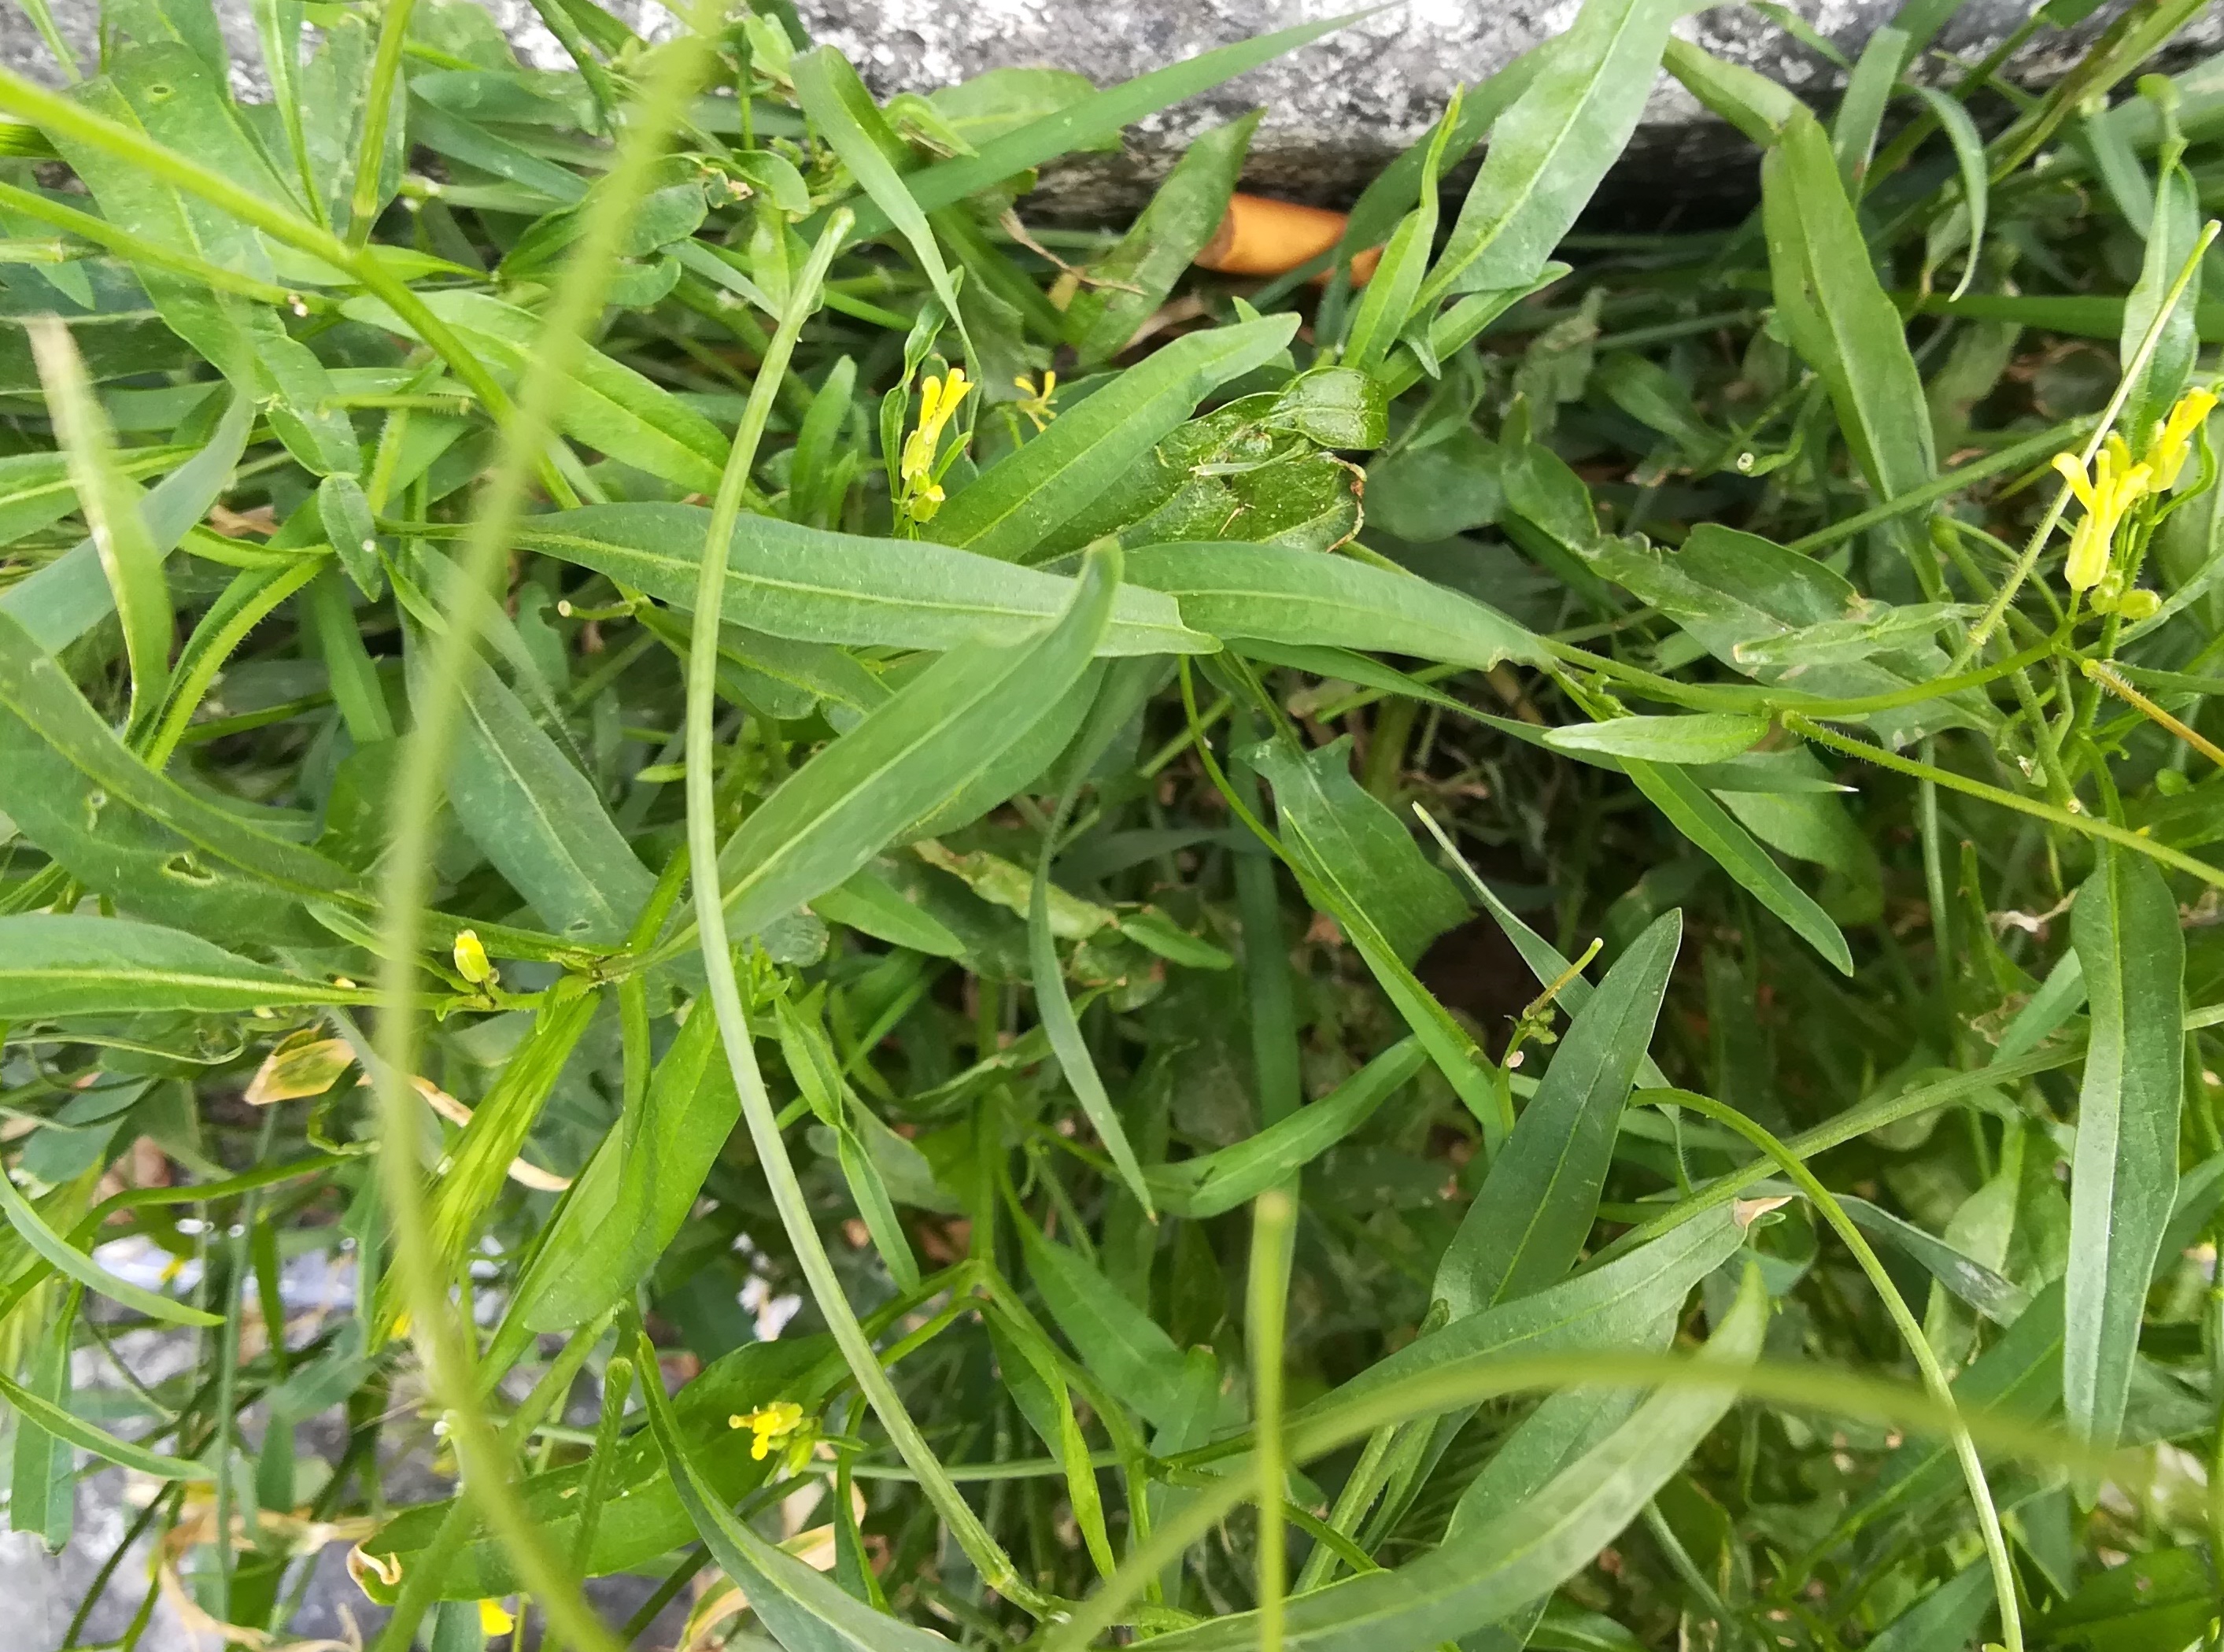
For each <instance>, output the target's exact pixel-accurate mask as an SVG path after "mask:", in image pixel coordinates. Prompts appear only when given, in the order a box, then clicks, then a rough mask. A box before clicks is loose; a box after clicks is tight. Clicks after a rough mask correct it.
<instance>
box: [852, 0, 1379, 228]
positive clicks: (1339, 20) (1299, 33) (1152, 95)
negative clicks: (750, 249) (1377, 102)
mask: <svg viewBox="0 0 2224 1652" xmlns="http://www.w3.org/2000/svg"><path fill="white" fill-rule="evenodd" d="M1363 16H1367V13H1366V12H1364V11H1349V12H1345V13H1344V14H1343V16H1336V17H1324V18H1323V19H1321V20H1320V21H1319V22H1307V23H1300V24H1298V26H1297V27H1295V28H1284V29H1280V30H1278V31H1276V32H1275V33H1273V34H1270V35H1255V36H1254V37H1253V38H1251V39H1249V40H1243V41H1235V42H1234V43H1233V44H1231V45H1228V46H1222V47H1216V48H1214V49H1213V50H1211V51H1210V52H1200V53H1198V54H1197V55H1196V56H1195V57H1192V58H1188V59H1185V60H1183V61H1181V62H1179V63H1174V64H1170V65H1168V66H1166V67H1165V68H1163V69H1153V70H1152V71H1151V72H1150V73H1147V74H1139V75H1137V76H1136V77H1135V78H1134V79H1132V80H1128V81H1124V82H1122V83H1121V85H1116V86H1109V87H1107V88H1106V89H1105V90H1103V92H1095V93H1092V94H1091V95H1090V96H1089V97H1086V98H1080V99H1077V101H1075V102H1074V103H1071V104H1067V105H1066V106H1065V108H1063V109H1060V110H1058V111H1057V112H1056V113H1054V114H1050V115H1045V116H1043V117H1041V118H1040V119H1039V120H1033V121H1030V122H1028V123H1027V124H1026V125H1025V126H1022V127H1020V128H1019V129H1018V130H1014V131H1010V132H1007V133H1005V134H1004V135H1003V136H1001V137H996V138H993V139H991V140H990V141H989V142H986V143H984V144H982V146H981V147H980V149H979V150H978V151H977V152H976V153H975V154H972V155H961V156H958V157H957V158H955V159H953V160H949V161H941V162H938V164H936V165H934V166H931V167H927V168H924V169H922V170H920V171H919V172H915V173H913V174H911V175H910V176H909V177H907V179H905V180H904V181H905V182H906V183H907V185H908V186H909V187H910V192H911V197H912V199H913V200H914V201H916V202H917V203H918V204H919V207H920V209H921V210H922V211H925V212H937V211H939V210H940V209H941V208H943V207H945V206H954V205H956V204H957V202H959V201H961V200H963V199H965V198H966V197H967V196H968V195H972V194H977V193H980V192H981V191H982V190H983V189H987V188H989V187H990V186H992V185H995V184H999V183H1001V182H1002V181H1003V180H1005V179H1007V178H1011V177H1014V176H1016V175H1017V174H1020V173H1022V172H1026V171H1027V170H1029V169H1030V168H1035V167H1039V166H1041V165H1042V164H1043V163H1044V162H1045V161H1055V160H1057V159H1058V157H1059V156H1060V155H1068V154H1071V153H1072V152H1073V151H1074V150H1076V149H1089V148H1091V147H1093V146H1094V145H1095V144H1096V143H1098V142H1101V141H1103V139H1106V138H1109V137H1111V136H1114V135H1115V134H1116V133H1117V132H1118V131H1119V130H1120V129H1121V128H1122V127H1123V126H1127V125H1128V124H1130V123H1134V122H1135V121H1139V120H1141V119H1142V118H1143V117H1145V116H1147V115H1153V114H1156V113H1157V112H1158V111H1159V110H1161V109H1166V108H1169V107H1171V106H1172V105H1173V104H1178V103H1179V102H1181V101H1182V100H1183V99H1184V98H1194V97H1196V96H1197V94H1198V93H1199V92H1208V91H1210V90H1211V89H1212V88H1213V87H1214V86H1216V85H1220V84H1221V83H1222V82H1223V81H1225V80H1229V79H1234V78H1235V76H1237V75H1239V74H1242V73H1244V72H1245V71H1247V70H1249V69H1255V68H1257V67H1258V66H1260V64H1262V63H1268V62H1272V61H1273V60H1274V59H1275V58H1278V57H1279V56H1281V55H1282V54H1284V53H1286V52H1291V51H1294V50H1296V49H1297V48H1298V47H1301V46H1305V45H1307V44H1309V43H1310V42H1311V41H1317V40H1318V39H1319V38H1320V37H1321V36H1322V35H1327V34H1332V33H1334V32H1335V31H1336V29H1339V28H1343V26H1344V25H1345V24H1346V23H1349V22H1356V21H1357V20H1358V19H1360V18H1362V17H1363ZM891 221H892V220H891V219H890V218H888V216H887V215H886V213H885V212H884V210H883V209H882V207H881V203H880V202H879V201H877V200H875V201H872V202H869V203H862V204H860V205H859V206H858V207H857V227H856V233H857V234H859V235H861V236H871V235H878V234H879V233H880V232H881V231H882V230H884V229H886V228H887V227H888V225H889V224H890V222H891Z"/></svg>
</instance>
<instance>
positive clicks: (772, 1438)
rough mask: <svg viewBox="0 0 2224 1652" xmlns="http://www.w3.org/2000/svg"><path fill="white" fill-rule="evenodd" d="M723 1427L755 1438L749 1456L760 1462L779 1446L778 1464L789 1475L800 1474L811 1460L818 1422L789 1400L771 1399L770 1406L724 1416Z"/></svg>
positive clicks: (751, 1443)
mask: <svg viewBox="0 0 2224 1652" xmlns="http://www.w3.org/2000/svg"><path fill="white" fill-rule="evenodd" d="M726 1426H727V1427H729V1428H746V1429H748V1430H749V1432H750V1433H751V1434H755V1436H756V1438H755V1440H753V1441H751V1442H750V1445H749V1455H750V1456H751V1457H752V1458H754V1459H756V1460H757V1461H758V1462H760V1463H761V1462H762V1461H764V1459H766V1458H767V1457H768V1456H769V1455H770V1454H771V1453H772V1450H773V1448H774V1446H779V1447H780V1462H781V1465H783V1466H784V1467H786V1469H787V1472H789V1473H790V1474H795V1473H799V1472H801V1471H802V1468H803V1465H805V1464H806V1463H807V1462H809V1461H810V1460H811V1448H812V1446H815V1445H817V1444H818V1423H816V1422H815V1421H811V1420H809V1419H807V1418H806V1417H805V1416H804V1415H803V1408H802V1407H801V1406H799V1405H798V1404H796V1403H795V1402H794V1401H793V1400H774V1402H772V1403H771V1404H770V1405H763V1406H759V1407H758V1408H756V1409H755V1410H754V1411H745V1412H742V1413H740V1414H738V1415H734V1416H730V1417H728V1418H727V1419H726Z"/></svg>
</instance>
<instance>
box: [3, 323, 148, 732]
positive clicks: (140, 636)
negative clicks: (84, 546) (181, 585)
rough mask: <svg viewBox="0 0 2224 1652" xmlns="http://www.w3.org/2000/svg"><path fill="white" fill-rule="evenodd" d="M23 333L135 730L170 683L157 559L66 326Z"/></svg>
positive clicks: (44, 325) (41, 326) (37, 327)
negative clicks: (112, 633) (98, 584)
mask: <svg viewBox="0 0 2224 1652" xmlns="http://www.w3.org/2000/svg"><path fill="white" fill-rule="evenodd" d="M30 335H31V351H32V353H33V354H34V355H35V357H36V358H38V363H39V377H40V379H41V381H42V382H43V383H45V385H46V389H47V407H48V408H49V409H50V410H51V411H52V413H53V415H54V432H55V434H56V435H57V436H59V437H60V440H61V446H62V451H63V453H66V454H67V455H68V457H69V467H70V480H71V481H72V482H73V483H74V484H76V487H77V497H78V503H79V506H80V507H81V508H82V509H83V510H84V511H85V525H86V526H87V527H88V528H90V529H92V543H93V548H94V549H95V550H96V551H97V552H98V554H99V556H100V566H101V571H102V572H103V573H105V574H106V575H107V576H108V589H109V592H110V594H111V596H112V597H113V598H114V599H115V603H116V612H117V617H118V618H119V619H121V620H122V621H123V651H124V655H125V657H126V658H127V659H128V660H129V661H130V666H131V713H130V720H131V722H132V723H134V724H135V725H136V724H137V723H138V722H140V721H141V720H142V719H143V718H146V717H148V716H149V715H151V714H152V712H154V711H155V709H156V708H158V707H160V706H161V703H162V696H163V693H164V692H165V691H166V689H167V687H168V684H169V680H170V629H171V625H172V623H173V622H172V619H171V614H170V586H169V582H168V581H167V580H166V579H164V578H163V577H162V554H161V552H160V551H159V550H157V549H156V548H155V541H154V539H153V537H152V536H151V535H148V532H147V524H146V523H145V522H142V521H141V520H140V516H139V498H138V493H139V491H138V489H137V488H136V486H134V485H133V484H132V483H131V482H130V480H129V479H128V478H125V477H124V476H123V474H122V473H121V472H119V471H118V470H117V466H116V455H115V440H114V438H113V436H112V435H111V433H110V431H109V428H108V420H107V418H106V416H105V415H103V413H102V412H101V410H100V402H98V399H97V398H96V397H95V396H93V393H92V382H91V381H90V380H89V379H87V378H86V377H85V362H84V360H83V358H80V357H79V355H78V353H77V345H76V344H75V343H74V342H73V341H72V339H71V338H70V333H69V329H68V328H67V327H66V326H64V325H63V324H62V323H61V322H60V320H57V319H56V318H54V317H53V316H43V317H39V318H36V319H35V320H33V321H32V322H31V324H30Z"/></svg>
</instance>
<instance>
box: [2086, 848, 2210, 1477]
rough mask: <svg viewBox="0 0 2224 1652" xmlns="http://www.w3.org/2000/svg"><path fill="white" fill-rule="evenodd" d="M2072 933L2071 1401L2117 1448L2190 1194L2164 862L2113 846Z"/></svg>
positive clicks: (2176, 939) (2178, 981) (2179, 939)
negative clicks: (2145, 1331) (2183, 1183)
mask: <svg viewBox="0 0 2224 1652" xmlns="http://www.w3.org/2000/svg"><path fill="white" fill-rule="evenodd" d="M2069 938H2070V944H2071V945H2072V946H2075V947H2076V949H2077V958H2078V961H2079V963H2080V964H2081V965H2082V966H2083V974H2084V978H2085V991H2086V997H2087V999H2088V1003H2090V1005H2091V1009H2092V1022H2093V1033H2092V1041H2091V1042H2090V1044H2089V1045H2088V1047H2087V1050H2086V1055H2085V1081H2084V1084H2083V1086H2082V1088H2081V1089H2080V1091H2079V1092H2078V1105H2077V1150H2076V1157H2075V1158H2074V1160H2073V1161H2072V1162H2071V1164H2070V1168H2069V1276H2068V1281H2067V1294H2066V1297H2065V1299H2064V1301H2063V1317H2064V1323H2065V1326H2066V1331H2065V1340H2064V1344H2063V1384H2062V1386H2063V1406H2064V1408H2065V1409H2066V1410H2067V1411H2068V1413H2069V1423H2070V1426H2071V1427H2073V1428H2075V1429H2076V1431H2077V1432H2078V1433H2079V1434H2082V1435H2083V1436H2085V1437H2086V1438H2087V1439H2088V1440H2092V1441H2093V1442H2094V1443H2095V1444H2096V1445H2100V1446H2108V1445H2111V1444H2113V1442H2114V1440H2115V1438H2116V1434H2117V1432H2118V1430H2119V1429H2120V1427H2122V1424H2123V1419H2124V1407H2125V1404H2126V1401H2127V1400H2128V1398H2129V1396H2130V1394H2131V1383H2132V1361H2133V1359H2134V1358H2135V1357H2136V1355H2137V1353H2138V1350H2139V1322H2140V1320H2141V1317H2142V1314H2143V1311H2144V1308H2145V1302H2146V1293H2147V1282H2148V1280H2149V1279H2150V1278H2151V1276H2152V1275H2153V1272H2154V1263H2155V1256H2156V1253H2157V1251H2158V1250H2159V1248H2160V1246H2161V1244H2162V1235H2163V1231H2164V1228H2165V1227H2166V1226H2167V1225H2168V1224H2169V1221H2170V1202H2171V1199H2172V1197H2173V1196H2174V1194H2175V1193H2176V1192H2177V1125H2178V1117H2177V1116H2178V1106H2179V1096H2180V1092H2181V1091H2182V1089H2183V1067H2184V1058H2183V1047H2184V1035H2183V1033H2181V1032H2180V1030H2179V1023H2180V1021H2181V1019H2182V1018H2183V1015H2184V993H2185V987H2184V977H2185V941H2184V938H2183V934H2182V932H2181V931H2180V930H2179V928H2178V919H2177V901H2176V900H2175V899H2173V898H2172V896H2171V895H2170V885H2169V884H2168V883H2165V882H2164V879H2163V876H2162V873H2161V872H2160V871H2159V870H2158V869H2157V868H2156V866H2155V864H2154V863H2153V862H2152V861H2151V860H2148V859H2146V858H2145V857H2144V856H2139V855H2133V854H2129V853H2126V852H2125V851H2122V850H2119V849H2116V848H2114V847H2113V846H2107V847H2104V848H2103V849H2102V850H2101V860H2100V864H2099V865H2098V866H2096V867H2095V868H2094V872H2093V875H2092V877H2089V878H2088V879H2087V880H2086V883H2085V884H2084V887H2083V888H2082V889H2079V890H2078V891H2077V902H2076V906H2074V907H2073V908H2071V909H2070V915H2069Z"/></svg>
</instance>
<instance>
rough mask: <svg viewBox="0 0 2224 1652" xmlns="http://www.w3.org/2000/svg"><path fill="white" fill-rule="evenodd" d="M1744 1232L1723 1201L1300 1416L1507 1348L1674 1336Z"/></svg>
mask: <svg viewBox="0 0 2224 1652" xmlns="http://www.w3.org/2000/svg"><path fill="white" fill-rule="evenodd" d="M1744 1237H1745V1234H1744V1230H1743V1228H1742V1227H1741V1225H1739V1223H1738V1221H1737V1219H1736V1217H1735V1215H1734V1213H1733V1212H1731V1211H1730V1209H1729V1208H1728V1206H1716V1207H1715V1208H1714V1209H1712V1210H1709V1211H1706V1212H1702V1213H1701V1214H1700V1215H1697V1216H1695V1217H1693V1218H1691V1219H1690V1221H1688V1222H1685V1223H1684V1224H1683V1225H1681V1226H1680V1227H1677V1228H1674V1229H1671V1231H1668V1232H1666V1233H1664V1234H1662V1235H1661V1236H1660V1237H1659V1238H1657V1239H1654V1240H1652V1242H1651V1243H1649V1244H1642V1245H1640V1246H1638V1247H1637V1248H1636V1249H1635V1250H1630V1251H1627V1252H1626V1253H1625V1254H1623V1255H1621V1256H1617V1257H1615V1258H1614V1260H1613V1261H1611V1262H1609V1263H1605V1264H1603V1265H1602V1266H1600V1267H1595V1268H1593V1269H1590V1271H1589V1272H1588V1273H1582V1274H1577V1275H1576V1276H1575V1277H1573V1278H1572V1279H1564V1280H1562V1281H1561V1282H1559V1283H1558V1284H1557V1285H1551V1286H1547V1287H1546V1288H1545V1289H1543V1290H1540V1291H1538V1292H1536V1293H1534V1294H1532V1295H1528V1296H1520V1297H1516V1298H1514V1299H1513V1300H1512V1301H1504V1302H1501V1303H1499V1304H1498V1305H1497V1306H1496V1307H1489V1308H1485V1309H1483V1310H1482V1312H1481V1313H1471V1314H1469V1316H1468V1317H1467V1318H1466V1319H1463V1320H1452V1321H1450V1323H1449V1324H1446V1325H1444V1326H1441V1327H1439V1328H1438V1329H1436V1330H1433V1331H1425V1332H1422V1334H1421V1335H1420V1336H1418V1337H1417V1338H1415V1339H1413V1340H1412V1342H1410V1343H1408V1344H1406V1346H1404V1347H1403V1348H1400V1349H1399V1350H1398V1351H1396V1352H1394V1353H1392V1354H1389V1355H1387V1357H1385V1358H1382V1359H1381V1360H1378V1361H1377V1362H1376V1363H1375V1364H1373V1365H1372V1366H1370V1367H1368V1369H1367V1370H1364V1371H1362V1372H1361V1373H1360V1374H1359V1375H1358V1376H1356V1377H1353V1378H1351V1379H1350V1380H1349V1382H1347V1383H1343V1385H1342V1386H1340V1387H1338V1388H1337V1389H1335V1390H1334V1391H1333V1392H1331V1393H1330V1394H1328V1395H1326V1396H1324V1397H1322V1398H1321V1399H1318V1400H1316V1401H1314V1402H1312V1403H1311V1405H1309V1406H1306V1407H1305V1408H1304V1409H1303V1410H1302V1411H1299V1412H1298V1413H1296V1414H1294V1415H1293V1416H1292V1423H1295V1422H1296V1421H1298V1420H1299V1419H1300V1418H1303V1419H1308V1420H1314V1421H1317V1420H1320V1419H1323V1418H1327V1417H1332V1416H1334V1415H1336V1414H1337V1413H1339V1412H1343V1411H1349V1410H1350V1409H1352V1408H1355V1407H1357V1406H1360V1405H1362V1404H1364V1403H1365V1402H1366V1401H1367V1400H1368V1397H1369V1396H1372V1395H1374V1394H1376V1393H1378V1392H1379V1391H1381V1389H1383V1388H1385V1387H1387V1386H1388V1385H1389V1384H1390V1383H1394V1382H1398V1381H1400V1380H1402V1379H1405V1378H1409V1377H1420V1376H1424V1375H1426V1374H1429V1373H1441V1372H1444V1371H1448V1370H1455V1369H1463V1368H1465V1367H1466V1366H1467V1365H1469V1364H1480V1363H1482V1362H1484V1361H1487V1360H1489V1359H1493V1358H1499V1357H1501V1356H1503V1355H1511V1354H1516V1353H1520V1354H1542V1353H1565V1352H1568V1351H1571V1350H1577V1349H1584V1348H1622V1347H1627V1346H1630V1345H1633V1344H1641V1343H1643V1342H1646V1340H1648V1339H1651V1338H1652V1337H1653V1336H1654V1335H1656V1334H1659V1335H1662V1336H1665V1334H1666V1332H1665V1329H1664V1328H1663V1327H1665V1326H1672V1325H1673V1324H1674V1323H1675V1321H1676V1320H1677V1318H1678V1317H1679V1316H1680V1314H1681V1313H1682V1312H1683V1307H1684V1298H1685V1297H1686V1296H1688V1295H1689V1294H1690V1292H1691V1288H1692V1287H1694V1286H1695V1285H1696V1284H1697V1283H1698V1282H1700V1281H1701V1280H1702V1279H1703V1278H1705V1277H1706V1276H1707V1275H1709V1274H1710V1273H1712V1272H1713V1271H1714V1270H1715V1269H1716V1268H1719V1267H1721V1266H1722V1263H1724V1262H1725V1261H1727V1260H1728V1258H1729V1257H1730V1256H1733V1255H1734V1254H1735V1253H1736V1251H1737V1249H1738V1246H1739V1245H1740V1244H1741V1243H1743V1240H1744Z"/></svg>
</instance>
